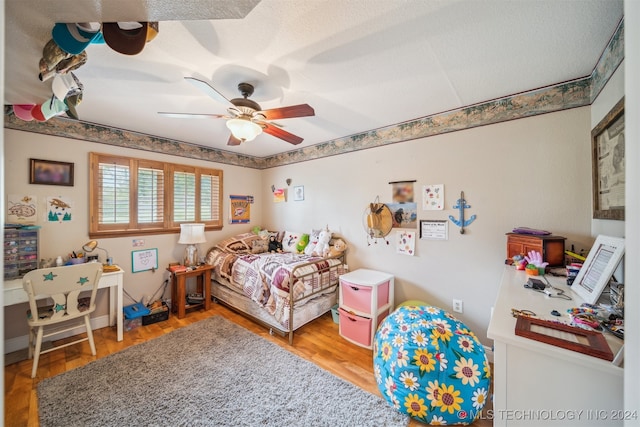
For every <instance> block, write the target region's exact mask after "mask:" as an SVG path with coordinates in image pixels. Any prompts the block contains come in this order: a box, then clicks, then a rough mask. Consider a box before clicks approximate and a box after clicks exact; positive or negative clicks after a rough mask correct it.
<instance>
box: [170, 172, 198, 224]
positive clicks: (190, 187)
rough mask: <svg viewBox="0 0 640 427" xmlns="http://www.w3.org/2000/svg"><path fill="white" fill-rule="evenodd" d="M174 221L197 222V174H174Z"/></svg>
mask: <svg viewBox="0 0 640 427" xmlns="http://www.w3.org/2000/svg"><path fill="white" fill-rule="evenodd" d="M173 220H174V222H177V223H180V222H190V221H195V220H196V174H195V173H193V172H178V171H176V172H174V173H173Z"/></svg>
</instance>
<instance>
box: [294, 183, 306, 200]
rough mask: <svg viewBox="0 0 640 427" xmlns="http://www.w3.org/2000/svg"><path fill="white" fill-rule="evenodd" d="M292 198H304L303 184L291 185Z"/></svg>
mask: <svg viewBox="0 0 640 427" xmlns="http://www.w3.org/2000/svg"><path fill="white" fill-rule="evenodd" d="M293 200H294V201H296V202H301V201H303V200H304V186H302V185H298V186H295V187H293Z"/></svg>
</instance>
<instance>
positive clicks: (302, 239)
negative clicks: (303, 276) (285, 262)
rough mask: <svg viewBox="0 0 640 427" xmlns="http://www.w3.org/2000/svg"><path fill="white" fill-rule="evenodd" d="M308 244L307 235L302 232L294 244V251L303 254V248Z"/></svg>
mask: <svg viewBox="0 0 640 427" xmlns="http://www.w3.org/2000/svg"><path fill="white" fill-rule="evenodd" d="M308 244H309V235H308V234H303V235H302V237H300V240H298V244H296V251H297V252H298V253H299V254H303V253H304V249H305V248H306V247H307V245H308Z"/></svg>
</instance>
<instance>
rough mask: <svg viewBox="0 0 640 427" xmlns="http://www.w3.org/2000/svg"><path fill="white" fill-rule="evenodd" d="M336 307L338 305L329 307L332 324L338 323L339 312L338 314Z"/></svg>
mask: <svg viewBox="0 0 640 427" xmlns="http://www.w3.org/2000/svg"><path fill="white" fill-rule="evenodd" d="M338 307H339V305H338V304H336V305H334V306H333V307H331V317H333V322H334V323H338V324H339V323H340V312H338Z"/></svg>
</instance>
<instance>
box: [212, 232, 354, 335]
mask: <svg viewBox="0 0 640 427" xmlns="http://www.w3.org/2000/svg"><path fill="white" fill-rule="evenodd" d="M260 240H262V239H261V237H260V236H257V235H255V234H254V233H244V234H240V235H237V236H234V237H231V238H229V239H226V240H224V241H222V242H220V243H218V244H217V245H216V246H214V247H212V248H210V249H209V251H208V252H207V255H206V258H205V262H206V263H207V264H210V265H212V266H213V267H214V269H213V272H212V275H211V280H212V283H211V295H212V297H213V298H214V300H215V301H216V302H219V303H222V304H224V305H225V306H228V307H230V308H232V309H233V310H235V311H238V312H240V313H242V314H244V315H245V316H247V317H249V318H251V319H252V320H254V321H256V322H257V323H260V324H262V325H264V326H266V327H268V328H269V330H270V332H271V333H274V332H275V333H279V334H280V335H282V336H286V335H288V336H289V344H292V343H293V334H294V331H295V330H296V329H298V328H300V327H301V326H303V325H305V324H307V323H309V322H311V321H312V320H314V319H317V318H318V317H320V316H322V315H323V314H325V313H327V312H328V311H330V310H331V308H332V307H333V306H334V305H335V304H336V302H337V292H338V277H339V276H340V275H342V274H344V273H347V272H348V266H347V264H346V252H341V253H340V254H338V255H334V256H318V255H314V254H304V253H302V254H300V253H295V251H293V250H291V245H289V248H288V247H287V245H284V251H283V252H268V251H266V250H265V249H264V248H262V245H263V243H261V242H260ZM334 240H335V239H334ZM334 240H332V242H331V243H333V241H334ZM256 247H259V248H258V249H256Z"/></svg>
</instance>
